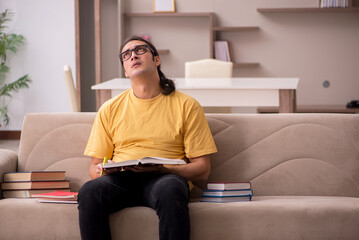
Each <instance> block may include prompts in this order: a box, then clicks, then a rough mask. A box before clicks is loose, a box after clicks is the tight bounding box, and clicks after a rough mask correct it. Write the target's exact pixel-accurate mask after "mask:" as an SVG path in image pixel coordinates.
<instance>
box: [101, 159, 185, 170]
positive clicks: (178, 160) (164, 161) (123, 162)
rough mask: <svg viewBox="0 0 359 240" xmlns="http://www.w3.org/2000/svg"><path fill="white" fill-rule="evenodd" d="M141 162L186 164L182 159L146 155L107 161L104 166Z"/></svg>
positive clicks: (128, 164) (130, 164)
mask: <svg viewBox="0 0 359 240" xmlns="http://www.w3.org/2000/svg"><path fill="white" fill-rule="evenodd" d="M139 164H167V165H171V164H174V165H181V164H186V162H185V161H184V160H182V159H169V158H160V157H145V158H141V159H135V160H128V161H122V162H114V163H106V164H105V165H104V166H103V168H104V169H106V168H116V167H127V166H135V165H139Z"/></svg>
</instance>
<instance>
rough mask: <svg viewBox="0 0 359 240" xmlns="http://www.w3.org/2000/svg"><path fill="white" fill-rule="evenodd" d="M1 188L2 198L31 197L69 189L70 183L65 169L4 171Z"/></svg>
mask: <svg viewBox="0 0 359 240" xmlns="http://www.w3.org/2000/svg"><path fill="white" fill-rule="evenodd" d="M1 188H2V190H3V195H4V198H32V197H33V195H34V194H40V193H49V192H53V191H56V190H61V191H70V183H69V181H67V180H66V179H65V171H32V172H9V173H4V181H3V183H2V184H1Z"/></svg>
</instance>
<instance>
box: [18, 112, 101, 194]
mask: <svg viewBox="0 0 359 240" xmlns="http://www.w3.org/2000/svg"><path fill="white" fill-rule="evenodd" d="M95 116H96V113H30V114H26V116H25V118H24V123H23V127H22V131H21V137H20V146H19V160H18V171H44V170H65V171H66V179H67V180H69V181H70V187H71V190H72V191H78V190H79V189H80V187H81V186H82V185H83V184H84V183H85V182H86V181H88V180H90V177H89V172H88V169H89V166H90V162H91V159H90V158H89V157H87V156H84V154H83V153H84V149H85V147H86V143H87V140H88V138H89V136H90V131H91V128H92V124H93V121H94V118H95Z"/></svg>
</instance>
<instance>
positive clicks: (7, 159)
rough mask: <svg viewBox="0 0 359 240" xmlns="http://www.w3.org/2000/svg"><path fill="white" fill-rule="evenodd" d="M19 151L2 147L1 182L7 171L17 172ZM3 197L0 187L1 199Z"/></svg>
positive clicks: (0, 155)
mask: <svg viewBox="0 0 359 240" xmlns="http://www.w3.org/2000/svg"><path fill="white" fill-rule="evenodd" d="M17 159H18V156H17V153H16V152H14V151H11V150H7V149H0V183H1V182H2V181H3V175H4V173H6V172H16V168H17ZM1 198H2V191H1V188H0V199H1Z"/></svg>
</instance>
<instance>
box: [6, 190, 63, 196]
mask: <svg viewBox="0 0 359 240" xmlns="http://www.w3.org/2000/svg"><path fill="white" fill-rule="evenodd" d="M55 190H59V191H67V192H69V191H70V189H69V188H64V189H62V188H61V189H33V190H31V189H30V190H6V191H3V195H4V198H33V195H34V194H39V193H49V192H53V191H55Z"/></svg>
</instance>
